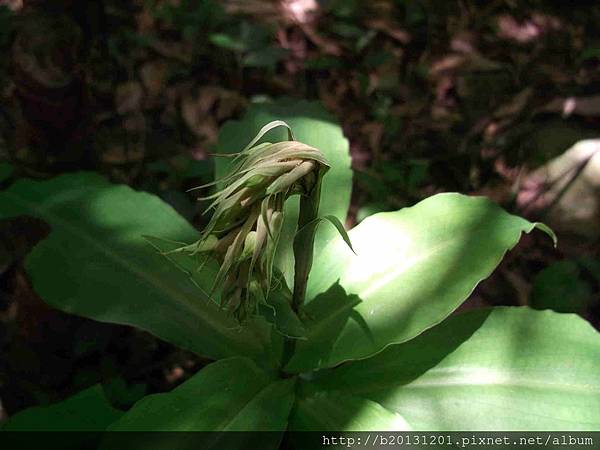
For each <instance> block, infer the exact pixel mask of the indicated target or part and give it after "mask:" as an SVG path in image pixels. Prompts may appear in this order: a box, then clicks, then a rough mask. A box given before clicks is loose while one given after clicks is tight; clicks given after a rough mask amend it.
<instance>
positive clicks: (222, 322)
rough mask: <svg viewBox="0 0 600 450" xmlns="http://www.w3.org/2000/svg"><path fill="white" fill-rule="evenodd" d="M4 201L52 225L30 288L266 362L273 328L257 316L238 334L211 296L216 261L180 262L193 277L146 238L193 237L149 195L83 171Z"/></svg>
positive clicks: (103, 316) (72, 306)
mask: <svg viewBox="0 0 600 450" xmlns="http://www.w3.org/2000/svg"><path fill="white" fill-rule="evenodd" d="M0 205H1V208H0V218H4V217H11V216H16V215H21V214H27V215H32V216H35V217H39V218H41V219H44V220H45V221H47V222H48V223H49V224H50V226H51V227H52V232H51V234H50V236H49V237H48V238H47V239H46V240H44V241H42V242H41V243H40V244H38V245H37V246H36V248H35V249H34V250H33V252H32V253H31V254H30V255H29V257H28V258H27V263H26V266H27V270H28V273H29V274H30V276H31V279H32V282H33V286H34V288H35V290H36V291H37V292H38V293H39V294H40V295H41V296H42V298H44V300H45V301H46V302H48V303H49V304H50V305H52V306H54V307H56V308H58V309H61V310H63V311H65V312H69V313H73V314H79V315H82V316H85V317H89V318H92V319H95V320H99V321H104V322H114V323H121V324H127V325H133V326H136V327H139V328H141V329H143V330H147V331H149V332H151V333H153V334H155V335H156V336H158V337H160V338H161V339H164V340H167V341H169V342H171V343H173V344H175V345H178V346H181V347H183V348H186V349H189V350H192V351H195V352H197V353H199V354H201V355H204V356H207V357H210V358H215V359H218V358H223V357H227V356H233V355H238V354H243V355H246V356H249V357H253V358H256V359H259V360H261V359H262V360H263V361H264V360H265V359H266V358H268V357H267V356H266V355H267V353H266V350H265V348H266V347H269V346H270V339H271V338H270V331H269V329H270V326H268V324H266V322H264V321H258V322H257V321H255V322H254V323H253V324H252V325H249V326H248V327H246V328H244V329H242V330H240V329H239V325H238V324H237V322H236V321H235V320H234V319H232V318H230V317H228V316H227V315H225V313H223V312H222V311H220V310H219V308H218V306H217V305H216V303H215V302H213V301H211V300H210V299H209V298H208V297H207V295H206V291H207V290H208V289H210V286H211V285H212V282H213V279H214V275H215V273H216V267H215V266H216V265H215V264H214V263H210V264H207V265H206V266H205V270H203V271H202V272H194V271H193V270H191V269H192V267H191V263H190V262H188V261H185V260H179V261H178V262H179V264H180V266H183V268H184V269H186V270H188V272H189V273H192V275H193V276H192V281H193V283H192V282H190V281H188V280H186V279H185V278H184V277H182V275H181V272H179V271H178V270H177V268H176V267H174V266H173V264H171V263H170V262H169V261H168V260H167V259H165V257H163V256H161V255H160V254H159V252H158V251H157V250H156V249H155V248H152V246H151V245H149V244H148V242H146V241H145V240H144V238H143V237H142V235H143V234H146V233H148V234H153V235H158V236H163V237H166V238H168V239H171V240H173V241H179V242H189V241H193V240H195V239H196V238H197V232H196V231H195V230H194V229H193V228H192V226H191V225H190V224H188V223H187V222H186V221H185V220H184V219H183V218H181V217H180V216H179V215H178V214H177V213H176V212H175V211H174V210H173V209H172V208H171V207H170V206H168V205H166V204H165V203H163V202H162V201H161V200H159V199H158V198H156V197H155V196H153V195H150V194H146V193H142V192H135V191H134V190H132V189H130V188H129V187H126V186H119V185H112V184H110V183H108V182H107V181H105V180H104V179H103V178H101V177H99V176H97V175H94V174H89V173H79V174H75V175H64V176H60V177H57V178H54V179H52V180H50V181H45V182H34V181H19V182H17V183H15V184H14V185H13V186H12V187H11V188H10V189H9V190H7V191H4V192H0ZM170 249H172V248H170ZM161 250H165V249H164V248H162V249H161ZM186 264H188V266H187V267H185V265H186ZM194 270H195V268H194ZM194 284H195V285H194ZM197 286H200V287H201V289H198V287H197ZM267 342H269V344H267Z"/></svg>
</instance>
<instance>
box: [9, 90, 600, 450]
mask: <svg viewBox="0 0 600 450" xmlns="http://www.w3.org/2000/svg"><path fill="white" fill-rule="evenodd" d="M319 111H320V110H319V107H318V105H316V104H312V103H307V102H298V101H297V100H293V101H292V100H285V101H280V102H274V103H273V104H261V105H253V106H252V107H251V108H250V109H249V112H248V115H247V116H246V117H245V118H244V119H242V120H241V121H238V122H232V123H229V124H226V125H225V126H224V127H223V130H222V132H221V135H220V137H219V145H218V148H219V151H220V152H225V151H226V150H227V149H236V148H242V147H244V145H245V143H246V142H247V141H248V140H249V139H250V137H251V136H252V135H254V133H255V132H256V130H258V129H259V128H260V126H259V124H264V123H266V122H268V121H269V120H273V119H275V118H278V119H286V121H287V122H288V123H289V124H290V125H291V126H293V129H294V131H295V133H296V135H297V137H298V139H300V140H301V141H302V142H305V143H307V144H309V145H311V146H312V147H314V148H318V149H320V150H321V152H322V153H323V154H324V155H326V158H327V160H328V161H329V162H330V164H331V168H330V169H329V170H328V172H327V174H326V175H325V176H323V177H321V183H320V184H319V183H316V184H315V186H314V187H313V191H312V192H310V193H308V195H305V194H304V195H300V197H299V201H298V202H296V201H295V200H298V198H297V197H294V198H293V199H291V200H290V201H288V202H286V203H287V204H286V206H285V215H286V220H285V224H284V226H283V228H282V231H281V236H280V246H279V247H280V248H279V251H278V255H277V260H276V262H275V265H274V267H277V268H278V270H280V272H281V273H285V275H286V279H288V280H290V279H291V278H290V277H289V275H293V283H294V286H293V295H292V298H291V305H292V308H290V309H291V310H292V311H293V312H296V313H297V318H298V319H299V321H300V322H301V325H302V326H303V327H304V331H305V333H304V336H303V337H302V338H299V339H295V340H292V339H288V335H286V334H284V333H282V332H281V330H280V329H278V328H277V326H276V325H275V324H274V322H272V321H270V320H268V318H267V316H266V314H262V312H263V311H261V315H259V316H252V317H249V318H248V319H247V320H246V321H245V322H244V324H243V325H242V326H240V325H239V323H238V322H237V321H236V320H235V318H233V317H231V314H226V313H225V311H223V310H222V308H219V307H218V305H217V304H216V303H215V302H213V301H207V300H208V295H207V294H208V292H209V291H210V290H211V287H212V286H213V284H214V281H215V278H216V277H217V274H218V272H219V270H220V268H221V267H220V265H218V264H217V263H216V262H215V261H214V260H213V258H210V261H207V263H206V265H205V266H204V268H203V269H202V270H200V271H197V270H196V269H197V268H198V262H199V260H202V258H204V255H205V253H206V252H205V251H197V253H196V254H194V255H191V252H190V249H187V250H186V251H179V252H177V253H173V254H172V255H170V256H168V259H170V260H172V261H173V262H175V263H176V264H177V265H178V266H179V269H183V270H184V272H185V275H187V276H188V278H186V276H184V275H183V274H182V271H181V270H178V267H175V264H165V258H164V257H163V256H162V255H161V254H159V253H158V252H157V251H156V250H155V249H156V248H159V249H160V250H161V251H162V252H163V253H166V252H169V251H171V250H173V249H177V248H179V247H181V246H182V245H184V244H181V243H182V242H193V241H195V240H197V238H198V232H197V230H195V229H194V228H193V227H192V226H191V224H189V223H188V222H187V221H186V220H185V219H184V218H183V217H181V216H179V215H178V214H177V213H176V212H175V210H174V209H173V208H171V207H170V206H169V205H167V204H165V203H164V202H162V201H161V200H160V199H159V198H157V197H155V196H153V195H151V194H148V193H144V192H137V191H135V190H133V189H131V188H129V187H127V186H119V185H115V184H112V183H110V182H108V181H107V180H105V179H104V178H102V177H100V176H98V175H96V174H92V173H77V174H68V175H63V176H60V177H56V178H53V179H51V180H48V181H31V180H23V179H21V180H18V181H16V182H14V183H13V184H12V185H11V186H10V187H9V188H8V189H6V190H4V191H0V218H11V217H17V216H19V215H23V214H28V215H33V216H35V217H38V218H41V219H43V220H45V221H47V222H48V223H49V225H50V226H51V228H52V231H51V233H50V235H49V236H48V237H47V238H46V239H44V240H43V241H41V242H40V243H39V244H37V245H36V247H35V248H34V249H33V251H32V253H31V254H30V255H29V256H28V258H27V261H26V269H27V273H28V275H29V277H30V279H31V281H32V285H33V288H34V289H35V291H36V293H37V294H39V295H40V296H41V297H42V298H43V299H44V300H45V301H46V302H48V303H49V304H50V305H52V306H53V307H56V308H58V309H60V310H62V311H65V312H68V313H72V314H78V315H81V316H85V317H88V318H91V319H94V320H99V321H103V322H112V323H120V324H127V325H131V326H136V327H138V328H141V329H143V330H146V331H148V332H150V333H152V334H153V335H155V336H157V337H158V338H161V339H163V340H165V341H168V342H170V343H172V344H174V345H177V346H178V347H181V348H183V349H187V350H190V351H192V352H194V353H196V354H198V355H200V356H202V357H204V358H209V359H212V360H214V361H215V362H213V363H211V364H208V365H207V366H206V367H204V368H203V369H202V370H200V371H199V372H198V373H196V374H194V375H192V376H191V377H190V378H189V379H187V380H186V381H185V382H183V383H182V384H181V385H179V386H178V387H176V388H175V389H173V390H172V391H170V392H165V393H161V394H158V395H151V396H147V397H145V398H143V399H141V400H139V401H138V402H137V403H136V404H135V405H134V406H133V407H132V408H131V409H130V410H129V411H127V412H125V413H124V414H122V415H121V417H120V418H119V419H117V420H116V421H114V422H112V421H113V420H114V417H113V416H114V415H115V414H112V413H111V411H110V410H108V411H107V408H106V399H105V398H104V395H103V394H102V391H101V390H99V389H94V390H92V391H90V392H89V393H85V395H84V394H83V393H82V397H79V396H76V397H74V398H71V399H68V400H66V401H64V402H63V403H57V404H55V405H51V406H48V407H40V408H32V409H30V410H27V411H24V412H22V413H19V414H15V415H14V416H13V417H11V419H10V420H9V421H8V422H7V423H6V424H4V425H3V428H4V429H10V430H15V429H17V428H18V429H22V430H26V431H32V430H40V429H41V430H48V429H52V430H63V429H73V430H74V429H79V430H81V429H87V430H97V429H99V428H106V426H107V425H106V424H107V423H108V422H112V423H111V424H110V425H108V430H110V431H153V432H154V431H213V432H216V433H194V434H190V433H162V434H161V433H131V434H130V433H106V438H107V439H108V440H109V441H108V442H106V444H105V445H104V446H103V447H101V448H106V449H111V450H112V449H115V448H123V447H124V448H127V449H133V448H142V447H143V448H144V449H145V450H148V449H150V448H160V449H162V448H190V449H197V448H227V449H247V448H261V449H263V448H264V449H272V450H275V449H277V448H279V444H280V442H281V440H282V438H283V434H284V432H285V431H307V430H308V431H320V432H322V431H343V432H347V431H353V430H356V431H358V430H360V431H368V430H371V431H375V430H377V431H381V430H406V429H412V430H419V432H420V431H427V430H430V431H441V430H444V431H453V430H455V431H464V430H472V431H475V430H481V431H483V430H488V431H493V430H513V431H519V430H522V431H538V432H539V431H542V430H546V431H552V430H565V431H566V430H569V432H571V431H577V430H580V431H593V430H597V429H598V428H599V426H600V395H598V393H599V392H600V335H599V334H598V332H597V330H595V329H594V328H592V326H591V325H590V324H589V323H588V322H587V321H586V320H584V319H583V318H581V317H578V316H576V315H574V314H558V313H555V312H552V311H535V310H532V309H529V308H527V307H492V308H484V309H475V310H472V311H468V312H460V311H458V312H457V313H456V314H452V313H453V312H454V311H455V310H456V309H457V308H458V307H459V306H460V305H461V304H462V303H463V302H464V301H465V300H466V299H467V298H468V297H469V296H470V295H471V293H472V292H473V289H474V288H475V287H476V286H477V285H478V283H479V282H480V281H481V280H483V279H485V278H486V277H488V276H489V275H490V274H491V273H492V272H493V270H494V269H495V268H496V267H497V266H498V264H499V263H500V261H501V260H502V258H503V256H504V255H505V253H506V252H507V251H509V250H510V249H511V248H513V247H514V246H515V245H516V244H517V242H518V241H519V239H520V237H521V236H522V234H523V233H531V232H533V231H534V230H535V229H539V230H542V231H544V232H546V233H548V234H550V235H551V236H552V237H553V238H555V237H554V235H553V234H552V232H551V231H550V230H549V229H548V228H547V227H546V226H544V225H543V224H541V223H533V222H529V221H527V220H525V219H522V218H520V217H517V216H515V215H512V214H510V213H508V212H506V211H504V210H503V209H502V208H500V207H499V206H498V205H496V204H494V203H493V202H491V201H490V200H488V199H485V198H482V197H473V196H465V195H461V194H456V193H445V194H437V195H434V196H432V197H430V198H427V199H425V200H422V201H421V202H419V203H417V204H415V205H413V206H411V207H408V208H403V209H401V210H398V211H391V212H385V213H378V214H375V215H373V216H369V217H368V218H366V219H365V220H363V221H361V222H360V223H359V224H358V225H357V226H356V227H354V228H353V229H352V230H350V232H349V235H350V236H351V238H352V244H353V246H354V248H355V249H356V255H355V254H353V253H352V252H351V251H349V250H348V249H347V248H346V244H345V243H344V242H342V240H341V239H337V238H335V237H334V236H333V235H332V233H330V230H320V233H319V234H318V235H317V237H316V239H315V241H314V242H315V252H314V261H313V262H312V270H311V272H310V278H309V280H308V283H304V284H303V283H297V281H298V280H300V281H302V280H303V278H302V277H303V276H305V273H306V269H307V268H310V266H311V258H310V251H312V250H311V246H310V245H306V244H307V243H308V242H310V239H311V235H313V233H312V231H311V229H312V228H313V225H314V224H315V223H316V221H315V219H314V210H315V204H316V202H315V201H314V199H315V198H317V196H316V195H314V194H315V191H314V189H318V188H319V186H321V196H320V200H319V202H320V205H319V215H321V216H326V215H336V216H337V217H340V218H343V217H345V214H347V208H348V200H349V197H350V191H351V172H350V157H349V154H348V145H347V141H346V140H345V139H344V137H343V134H342V131H341V128H340V127H339V126H337V125H336V124H335V123H334V121H333V120H332V119H331V117H328V116H327V115H326V114H325V113H324V112H322V111H321V112H319ZM277 131H281V130H274V131H273V132H271V133H269V139H270V140H271V141H278V140H281V139H285V136H284V135H280V134H276V132H277ZM275 136H276V137H275ZM256 142H258V141H256ZM256 142H254V143H252V145H250V146H249V147H248V149H250V148H252V147H257V145H256ZM241 153H244V152H241ZM247 153H248V155H246V156H240V157H238V155H236V156H234V157H233V158H234V160H233V161H230V160H225V159H219V160H218V164H217V165H218V166H220V167H221V168H224V167H223V166H225V165H226V164H222V163H224V162H232V163H233V166H231V165H228V166H227V168H228V170H229V172H228V173H227V175H225V170H219V171H218V173H220V174H221V175H222V176H223V177H224V178H223V180H222V181H221V184H219V185H218V186H219V189H220V190H219V192H221V191H222V190H223V189H225V188H226V186H228V185H230V184H231V183H233V180H229V179H228V177H229V176H231V175H232V174H234V173H235V171H234V170H233V169H234V168H235V169H236V170H238V172H241V171H243V170H245V169H242V168H239V167H238V166H240V165H241V164H242V163H243V162H244V161H246V158H250V157H252V156H251V155H254V154H255V153H254V152H250V151H249V152H247ZM236 158H237V159H236ZM221 164H222V165H221ZM313 173H315V175H317V173H316V171H315V172H313ZM242 176H243V175H242ZM238 178H239V175H238ZM292 184H293V183H292ZM299 186H300V187H302V186H304V187H306V185H303V184H299ZM265 192H266V191H265ZM291 192H292V191H290V195H291ZM216 198H217V197H215V198H213V199H212V200H213V201H214V200H216ZM281 198H283V196H282V197H281ZM215 208H216V207H215V206H213V209H212V211H213V212H214V209H215ZM259 212H260V211H259ZM213 216H214V214H213ZM246 217H247V216H246ZM310 217H313V219H311V218H310ZM317 217H318V216H317ZM296 219H298V220H296ZM215 220H216V219H215ZM257 220H258V218H257ZM221 226H222V224H219V227H221ZM218 230H219V229H218V228H217V226H216V225H215V228H214V229H213V232H212V233H208V235H210V234H212V235H214V239H213V238H208V237H206V238H205V239H204V240H203V241H202V243H201V245H204V246H211V245H213V244H214V240H215V239H217V240H218V239H221V238H222V237H223V236H224V234H222V233H216V231H218ZM251 231H256V230H252V229H251ZM271 231H273V230H271ZM204 233H205V234H206V230H205V232H204ZM150 234H151V235H154V236H162V237H163V238H164V239H163V240H156V239H152V240H150V242H151V243H152V246H150V245H148V240H146V239H144V238H143V235H150ZM205 234H203V235H202V236H201V237H202V238H204V237H205ZM294 234H295V238H294ZM267 236H269V235H268V234H267ZM292 238H294V245H293V255H291V253H290V251H289V250H290V249H289V248H288V247H292V246H291V245H288V244H291V239H292ZM211 241H212V243H211ZM245 241H246V240H245V239H244V244H245ZM284 244H286V245H284ZM196 245H198V244H197V243H196ZM206 254H207V253H206ZM282 256H284V257H285V258H282ZM280 259H281V260H282V261H280ZM292 259H293V262H292V261H291V260H292ZM250 261H251V257H250ZM290 263H292V264H290ZM290 266H293V269H294V270H293V273H290V270H289V269H290ZM297 269H302V270H297ZM273 270H274V271H275V268H274V269H273ZM298 274H300V275H298ZM273 278H277V276H276V275H275V274H274V275H273ZM290 284H291V282H290ZM274 285H275V283H273V286H270V288H271V291H270V292H269V298H268V299H267V301H269V302H271V301H272V299H274V298H277V297H282V301H281V303H282V304H283V303H284V301H285V302H286V303H287V304H290V299H289V298H286V297H285V296H281V295H280V292H281V289H275V286H274ZM282 286H283V283H282ZM302 286H305V294H304V296H305V301H304V302H300V300H301V299H302V296H301V295H300V294H297V292H300V293H301V291H302ZM198 287H200V288H201V289H198ZM283 287H284V286H283ZM509 300H510V299H507V301H509ZM282 310H283V308H282ZM278 317H279V318H280V319H281V314H279V315H278ZM289 342H293V343H294V345H287V344H288V343H289ZM549 368H551V370H549ZM61 412H62V413H63V414H61ZM73 416H75V417H76V418H77V419H81V418H85V419H90V420H89V421H88V420H86V423H84V424H81V425H80V422H81V421H80V420H74V419H73ZM34 419H35V420H34ZM51 419H56V420H51ZM92 419H93V421H92ZM34 422H35V423H34ZM89 422H92V423H89ZM228 431H265V432H267V433H263V434H256V436H257V438H258V439H260V441H259V442H257V443H250V442H248V440H247V439H248V437H252V436H254V434H251V433H227V432H228ZM23 435H24V436H27V435H32V433H29V434H25V433H24V434H23ZM128 435H132V436H134V437H135V439H134V442H135V444H136V445H135V446H133V445H119V444H122V442H120V439H123V438H125V437H127V436H128ZM57 436H59V437H60V438H61V439H63V435H62V434H61V435H57ZM303 436H304V437H303ZM311 436H316V437H317V439H318V442H314V441H313V442H304V441H303V439H307V440H310V438H311ZM321 436H322V433H314V434H311V433H295V434H292V435H291V436H290V439H289V440H291V441H292V442H291V444H292V445H293V446H294V448H298V449H304V448H307V449H312V448H318V447H322V441H321V440H320V439H321ZM188 438H189V439H188ZM180 439H184V440H185V439H187V440H186V442H180ZM230 439H239V440H240V441H241V442H231V441H230ZM113 440H116V441H119V442H116V441H113ZM224 440H225V441H227V442H224ZM288 444H290V442H289V441H288V442H286V444H285V448H287V447H288V446H289V445H288ZM8 447H9V448H13V447H15V448H29V447H28V446H25V445H20V446H19V445H13V446H10V445H9V446H8ZM80 447H81V446H79V447H76V448H80ZM60 448H65V445H64V443H63V442H62V441H61V446H60Z"/></svg>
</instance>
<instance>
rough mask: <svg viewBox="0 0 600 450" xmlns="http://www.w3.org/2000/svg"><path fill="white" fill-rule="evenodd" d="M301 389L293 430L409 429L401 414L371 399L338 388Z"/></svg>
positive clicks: (293, 418) (292, 420)
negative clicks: (325, 389) (329, 389)
mask: <svg viewBox="0 0 600 450" xmlns="http://www.w3.org/2000/svg"><path fill="white" fill-rule="evenodd" d="M304 391H306V390H303V391H301V393H300V394H299V398H298V401H297V406H296V408H295V409H294V415H293V416H292V418H291V423H290V428H291V430H292V431H317V430H318V431H392V430H394V431H407V430H410V427H409V425H408V424H407V423H406V421H405V420H404V419H403V418H402V416H401V415H400V414H397V413H395V412H393V411H390V410H388V409H386V408H384V407H383V406H381V405H380V404H378V403H376V402H373V401H371V400H368V399H365V398H361V397H353V396H351V395H344V394H339V393H335V392H325V391H316V392H310V390H308V392H304Z"/></svg>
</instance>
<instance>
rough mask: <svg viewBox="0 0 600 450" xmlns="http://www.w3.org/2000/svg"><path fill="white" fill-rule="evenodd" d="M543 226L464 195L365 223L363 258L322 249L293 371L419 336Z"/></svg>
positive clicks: (357, 231) (339, 248) (356, 234)
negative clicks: (521, 240)
mask: <svg viewBox="0 0 600 450" xmlns="http://www.w3.org/2000/svg"><path fill="white" fill-rule="evenodd" d="M535 227H536V224H534V223H530V222H528V221H526V220H524V219H522V218H520V217H516V216H513V215H510V214H508V213H506V212H505V211H504V210H502V209H501V208H500V207H499V206H497V205H496V204H494V203H492V202H491V201H489V200H488V199H486V198H483V197H467V196H463V195H459V194H440V195H436V196H434V197H430V198H428V199H427V200H424V201H422V202H420V203H418V204H417V205H415V206H413V207H411V208H405V209H402V210H400V211H397V212H392V213H380V214H376V215H374V216H371V217H369V218H367V219H365V220H364V221H363V222H362V223H360V224H359V225H358V226H357V227H356V228H354V229H353V230H351V231H350V233H349V234H350V239H351V240H352V245H353V246H354V249H355V250H356V254H357V255H358V256H356V255H354V254H353V253H352V252H351V251H350V250H349V249H348V248H347V246H346V244H345V242H344V241H343V240H342V239H339V238H338V239H334V240H332V241H331V242H330V244H329V245H328V246H327V247H326V248H325V249H324V250H323V251H321V252H316V254H317V255H318V256H317V257H316V259H315V263H314V265H313V270H312V272H311V275H310V278H309V289H308V293H307V298H308V299H312V298H314V300H313V301H312V302H310V303H308V305H306V307H305V308H304V311H303V312H304V314H303V316H305V317H307V320H306V321H305V325H306V327H307V331H308V340H307V341H303V342H299V343H298V346H297V353H296V354H295V355H294V356H293V358H292V359H291V361H290V363H289V365H288V367H287V369H288V370H290V371H292V372H302V371H305V370H310V369H313V368H316V367H331V366H334V365H336V364H338V363H341V362H343V361H348V360H353V359H361V358H366V357H369V356H372V355H374V354H375V353H377V352H379V351H381V350H383V349H384V348H385V347H386V346H388V345H390V344H394V343H400V342H404V341H407V340H409V339H412V338H414V337H415V336H417V335H419V334H420V333H422V332H423V331H425V330H426V329H428V328H430V327H432V326H433V325H435V324H437V323H439V322H440V321H442V320H443V319H444V318H446V317H447V316H448V315H449V314H450V313H451V312H452V311H453V310H454V309H456V308H457V307H458V306H459V305H460V304H461V303H462V302H463V301H464V300H465V299H466V298H467V297H468V296H469V294H470V293H471V292H472V291H473V289H474V288H475V286H476V285H477V284H478V283H479V282H480V281H481V280H483V279H484V278H486V277H487V276H489V275H490V273H491V272H492V271H493V270H494V268H495V267H496V266H497V265H498V263H499V262H500V260H501V259H502V257H503V256H504V254H505V253H506V251H507V250H509V249H511V248H512V247H513V246H514V245H515V244H516V243H517V242H518V241H519V238H520V237H521V233H523V232H525V233H529V232H530V231H531V230H533V229H534V228H535ZM544 229H545V230H547V228H544ZM338 280H339V285H335V284H334V283H336V281H338ZM332 285H333V287H331V286H332ZM324 290H327V292H325V293H324V294H322V295H320V296H318V297H316V298H315V296H316V295H317V294H319V293H321V292H323V291H324Z"/></svg>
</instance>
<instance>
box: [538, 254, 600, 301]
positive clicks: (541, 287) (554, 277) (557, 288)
mask: <svg viewBox="0 0 600 450" xmlns="http://www.w3.org/2000/svg"><path fill="white" fill-rule="evenodd" d="M592 299H593V297H592V289H591V287H590V285H589V284H588V283H587V282H586V281H585V280H584V279H583V278H582V277H581V270H580V269H579V266H578V265H577V263H576V262H574V261H558V262H556V263H554V264H552V265H550V266H548V267H546V268H545V269H544V270H542V271H541V272H540V273H539V274H537V276H536V277H535V279H534V280H533V289H532V293H531V306H532V307H533V308H536V309H546V308H548V309H553V310H554V311H557V312H582V311H584V310H585V309H586V308H587V307H588V306H589V304H590V302H591V301H592Z"/></svg>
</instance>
